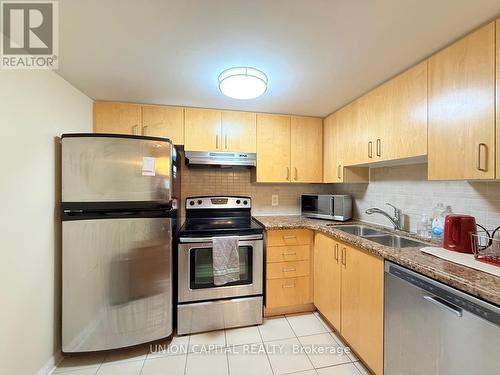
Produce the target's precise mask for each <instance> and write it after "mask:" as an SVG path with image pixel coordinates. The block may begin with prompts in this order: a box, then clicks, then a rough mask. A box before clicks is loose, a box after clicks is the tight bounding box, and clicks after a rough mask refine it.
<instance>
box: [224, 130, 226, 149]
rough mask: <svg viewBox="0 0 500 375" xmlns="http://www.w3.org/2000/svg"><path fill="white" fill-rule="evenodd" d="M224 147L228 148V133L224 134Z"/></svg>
mask: <svg viewBox="0 0 500 375" xmlns="http://www.w3.org/2000/svg"><path fill="white" fill-rule="evenodd" d="M224 145H225V146H224V147H225V149H226V150H227V134H226V135H225V136H224Z"/></svg>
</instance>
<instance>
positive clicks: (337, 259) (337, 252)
mask: <svg viewBox="0 0 500 375" xmlns="http://www.w3.org/2000/svg"><path fill="white" fill-rule="evenodd" d="M335 260H336V261H337V263H338V262H339V244H338V243H336V244H335Z"/></svg>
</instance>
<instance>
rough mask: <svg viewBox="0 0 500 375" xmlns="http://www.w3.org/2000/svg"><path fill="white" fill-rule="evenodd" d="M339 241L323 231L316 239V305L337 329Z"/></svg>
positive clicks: (338, 324)
mask: <svg viewBox="0 0 500 375" xmlns="http://www.w3.org/2000/svg"><path fill="white" fill-rule="evenodd" d="M339 246H340V245H339V243H337V242H336V241H334V240H333V239H331V238H329V237H327V236H325V235H324V234H321V233H316V236H315V241H314V305H315V306H316V308H317V309H318V310H319V312H320V313H321V314H322V315H323V316H324V317H325V318H326V319H327V320H328V321H329V322H330V324H332V325H333V326H334V327H335V328H336V329H337V330H339V329H340V287H341V281H340V261H339V259H340V257H339V254H340V249H339Z"/></svg>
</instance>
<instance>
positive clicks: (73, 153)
mask: <svg viewBox="0 0 500 375" xmlns="http://www.w3.org/2000/svg"><path fill="white" fill-rule="evenodd" d="M61 152H62V165H61V169H62V201H63V202H134V201H142V202H168V201H170V199H171V197H172V196H171V190H172V155H173V146H172V144H171V143H170V142H168V141H162V140H154V139H148V138H143V137H139V136H138V137H131V136H127V137H120V136H119V135H118V136H104V135H99V134H92V135H86V136H66V137H63V138H62V151H61Z"/></svg>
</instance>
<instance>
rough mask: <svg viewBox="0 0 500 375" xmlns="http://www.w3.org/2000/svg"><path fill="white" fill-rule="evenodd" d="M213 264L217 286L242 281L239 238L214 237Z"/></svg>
mask: <svg viewBox="0 0 500 375" xmlns="http://www.w3.org/2000/svg"><path fill="white" fill-rule="evenodd" d="M212 262H213V272H214V284H215V285H217V286H219V285H224V284H227V283H230V282H233V281H238V280H239V279H240V254H239V252H238V237H234V236H228V237H213V238H212Z"/></svg>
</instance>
